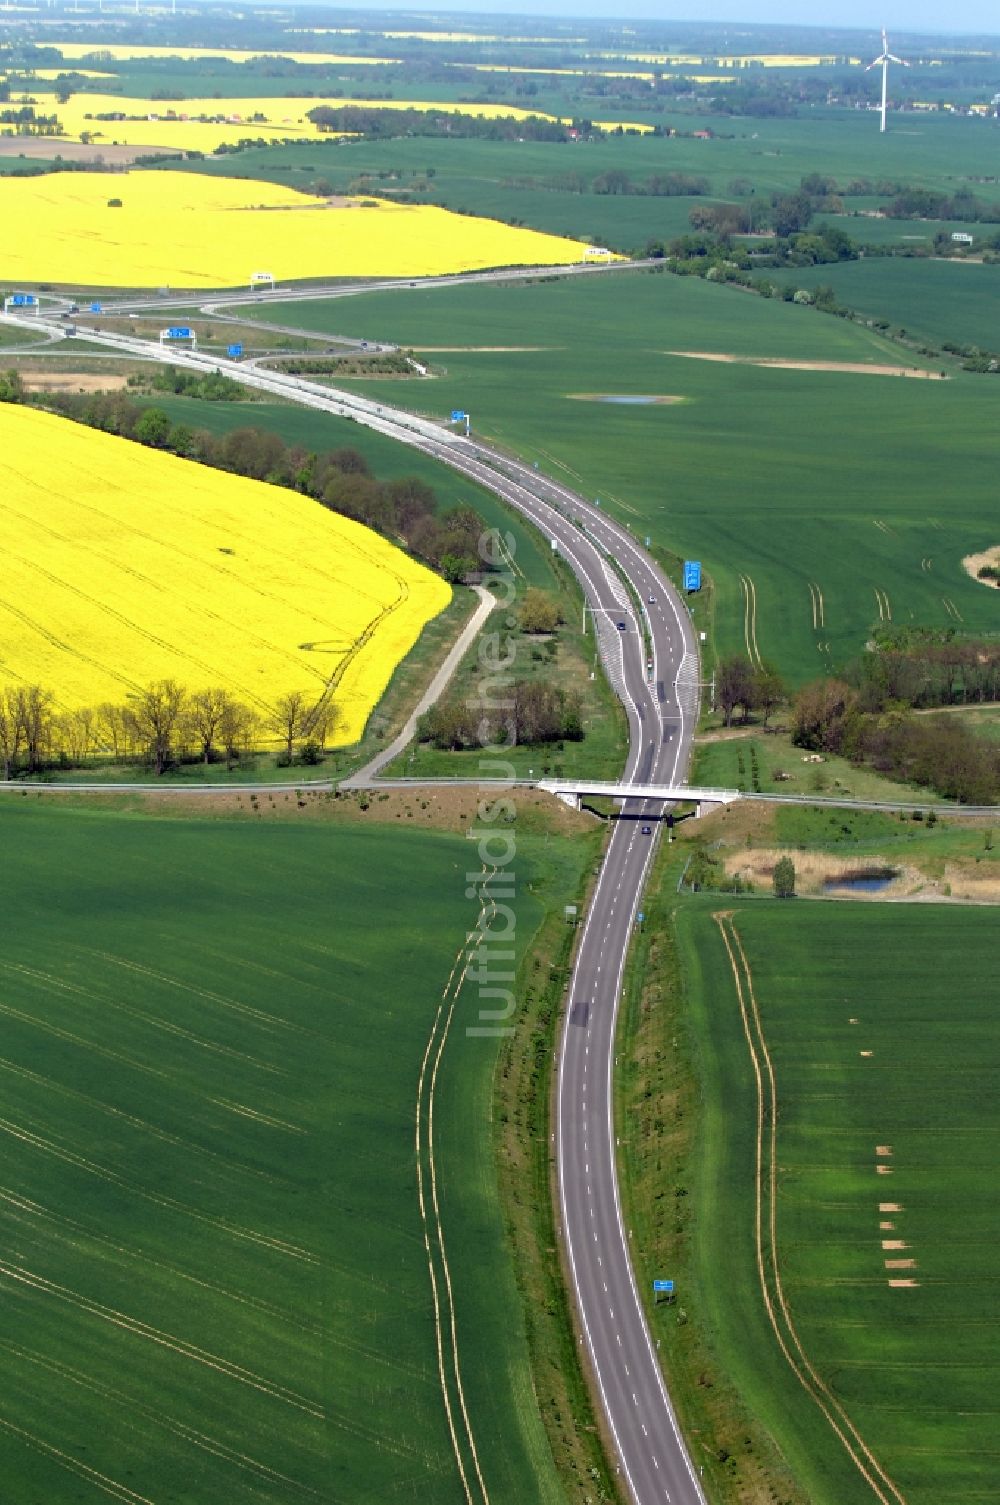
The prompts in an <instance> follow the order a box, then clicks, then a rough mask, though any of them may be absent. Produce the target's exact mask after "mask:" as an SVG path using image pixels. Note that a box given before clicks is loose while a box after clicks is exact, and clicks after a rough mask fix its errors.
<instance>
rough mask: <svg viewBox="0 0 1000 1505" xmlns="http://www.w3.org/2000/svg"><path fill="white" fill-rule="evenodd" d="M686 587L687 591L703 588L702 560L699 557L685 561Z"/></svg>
mask: <svg viewBox="0 0 1000 1505" xmlns="http://www.w3.org/2000/svg"><path fill="white" fill-rule="evenodd" d="M684 589H685V590H686V591H700V590H701V561H700V560H698V559H685V561H684Z"/></svg>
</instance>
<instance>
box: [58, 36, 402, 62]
mask: <svg viewBox="0 0 1000 1505" xmlns="http://www.w3.org/2000/svg"><path fill="white" fill-rule="evenodd" d="M45 45H46V46H47V47H58V48H59V51H60V52H61V53H62V55H63V57H64V58H65V59H66V61H67V62H74V61H75V60H76V59H77V58H81V57H90V56H91V55H92V54H93V53H95V52H96V53H101V52H104V53H107V54H108V56H109V57H112V58H113V59H114V61H115V62H116V63H127V62H131V61H132V59H134V58H144V57H148V58H168V57H177V58H181V59H182V60H183V61H184V62H190V61H191V60H192V59H194V60H198V59H200V58H212V57H216V58H224V59H225V60H226V61H227V62H229V63H251V62H253V60H254V58H259V57H283V58H288V60H289V62H292V63H395V62H397V61H398V59H397V58H391V57H351V56H349V55H348V54H346V53H342V52H286V51H285V49H284V47H272V48H270V49H268V48H260V47H258V49H257V51H256V52H241V51H238V50H235V49H233V48H230V47H143V46H138V45H135V46H125V45H122V44H119V43H117V42H49V41H48V40H46V43H45Z"/></svg>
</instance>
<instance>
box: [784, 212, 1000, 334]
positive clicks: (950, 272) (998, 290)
mask: <svg viewBox="0 0 1000 1505" xmlns="http://www.w3.org/2000/svg"><path fill="white" fill-rule="evenodd" d="M928 228H935V227H928ZM775 280H776V281H779V282H790V283H791V284H792V286H793V287H807V288H815V287H818V286H820V285H821V284H825V285H826V286H827V287H832V288H833V291H834V293H835V294H836V297H837V301H838V303H841V304H843V305H845V306H846V307H847V308H851V309H853V310H854V311H855V312H856V313H859V314H863V315H864V316H865V318H868V319H888V320H889V321H890V322H891V323H892V324H893V325H894V326H896V327H898V328H901V329H905V330H906V333H907V335H908V336H909V337H910V338H911V339H917V340H931V341H933V342H934V343H935V344H942V343H944V342H945V341H948V342H950V343H951V344H953V345H978V346H979V347H980V348H981V349H983V350H1000V267H996V266H981V265H979V264H978V263H976V262H963V261H958V260H951V261H946V260H942V261H931V260H926V261H925V260H917V259H909V258H908V259H906V260H904V261H900V260H896V259H894V258H891V257H874V258H868V259H866V260H864V261H846V262H840V263H838V264H837V265H834V266H825V267H824V266H821V267H800V268H797V269H796V270H795V271H790V272H779V273H777V274H776V277H775Z"/></svg>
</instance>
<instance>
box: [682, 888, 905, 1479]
mask: <svg viewBox="0 0 1000 1505" xmlns="http://www.w3.org/2000/svg"><path fill="white" fill-rule="evenodd" d="M735 913H736V912H735V911H734V910H718V911H716V913H715V914H713V916H712V918H713V919H714V920H715V923H716V924H717V925H718V927H719V933H720V935H721V936H722V941H723V944H724V946H725V948H726V955H727V958H728V960H729V965H730V968H731V970H732V974H733V982H734V984H735V987H736V997H737V1001H738V1003H739V1007H740V1017H741V1020H742V1023H743V1033H744V1035H745V1036H746V1042H747V1047H748V1049H749V1052H750V1062H751V1065H752V1067H753V1074H754V1084H755V1089H756V1099H757V1114H756V1118H757V1122H756V1151H755V1171H754V1245H755V1255H756V1262H757V1277H758V1281H759V1284H760V1291H761V1296H762V1298H763V1302H764V1308H765V1311H766V1313H767V1319H768V1322H769V1324H770V1326H771V1330H772V1331H773V1333H774V1336H775V1338H776V1339H777V1342H778V1347H779V1348H780V1349H781V1353H782V1356H783V1357H784V1359H785V1361H786V1363H787V1364H788V1366H789V1368H790V1369H791V1371H792V1373H793V1374H794V1375H795V1378H796V1380H797V1381H798V1383H799V1384H800V1385H801V1386H802V1389H803V1390H804V1391H805V1392H806V1394H807V1395H808V1396H809V1398H810V1400H812V1401H813V1403H814V1404H815V1405H816V1406H817V1407H818V1409H819V1410H820V1411H821V1412H822V1414H823V1416H824V1417H825V1419H826V1421H827V1423H828V1424H829V1426H830V1427H831V1428H832V1430H833V1432H834V1433H835V1435H836V1436H837V1437H838V1438H839V1440H840V1442H841V1443H842V1445H843V1447H844V1449H845V1451H846V1452H847V1455H848V1457H849V1458H850V1459H851V1462H852V1463H853V1464H854V1466H855V1468H856V1469H857V1470H858V1472H859V1473H860V1475H861V1477H862V1478H863V1479H864V1481H865V1483H866V1484H867V1485H868V1486H869V1488H870V1489H871V1491H872V1493H873V1494H874V1496H875V1498H876V1499H877V1500H878V1501H879V1502H880V1505H907V1502H906V1497H905V1495H904V1494H903V1493H902V1491H901V1490H900V1489H899V1487H898V1485H897V1484H896V1483H895V1482H894V1480H893V1479H892V1478H890V1476H889V1474H888V1473H887V1472H886V1470H885V1469H884V1468H883V1467H882V1465H881V1464H880V1463H879V1461H878V1459H877V1458H876V1456H875V1454H874V1453H873V1452H872V1450H871V1448H869V1446H868V1444H867V1443H866V1442H865V1440H864V1438H863V1437H862V1436H861V1433H860V1432H859V1431H858V1429H857V1427H856V1426H855V1425H854V1423H853V1422H852V1420H851V1418H850V1416H849V1415H848V1413H847V1411H846V1410H845V1409H844V1407H843V1406H842V1405H841V1403H840V1401H839V1400H837V1398H836V1396H835V1395H834V1394H833V1392H832V1391H831V1389H830V1388H829V1386H828V1385H827V1384H826V1382H825V1381H824V1380H823V1379H822V1377H821V1376H820V1375H819V1374H818V1373H817V1371H816V1369H815V1367H814V1366H813V1363H812V1361H811V1359H810V1358H809V1355H808V1354H807V1353H806V1350H805V1348H804V1346H803V1343H802V1339H801V1338H800V1337H799V1333H798V1329H797V1328H796V1326H795V1322H794V1320H793V1317H792V1313H791V1309H790V1307H789V1304H788V1299H787V1297H786V1295H785V1290H784V1285H783V1283H782V1278H781V1264H780V1259H779V1253H778V1232H777V1209H778V1088H777V1080H776V1077H775V1072H774V1063H773V1061H772V1059H771V1053H770V1051H769V1050H768V1046H767V1038H766V1036H765V1034H764V1027H763V1023H762V1021H761V1017H760V1010H759V1008H758V1006H757V997H756V994H755V992H754V986H753V974H752V972H751V970H750V963H749V961H748V959H747V955H746V952H745V950H744V948H743V942H742V940H741V939H740V934H739V931H738V930H737V928H736V923H735ZM765 1204H766V1216H765Z"/></svg>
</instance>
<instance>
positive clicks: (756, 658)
mask: <svg viewBox="0 0 1000 1505" xmlns="http://www.w3.org/2000/svg"><path fill="white" fill-rule="evenodd" d="M740 588H741V590H742V591H743V641H744V642H745V643H746V648H747V658H748V659H749V660H750V662H751V664H753V666H754V668H755V669H762V668H763V667H764V661H763V659H762V658H761V656H760V649H759V648H758V647H757V587H756V585H755V584H754V582H753V580H752V578H751V577H750V576H749V575H744V574H742V573H741V574H740Z"/></svg>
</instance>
